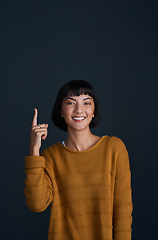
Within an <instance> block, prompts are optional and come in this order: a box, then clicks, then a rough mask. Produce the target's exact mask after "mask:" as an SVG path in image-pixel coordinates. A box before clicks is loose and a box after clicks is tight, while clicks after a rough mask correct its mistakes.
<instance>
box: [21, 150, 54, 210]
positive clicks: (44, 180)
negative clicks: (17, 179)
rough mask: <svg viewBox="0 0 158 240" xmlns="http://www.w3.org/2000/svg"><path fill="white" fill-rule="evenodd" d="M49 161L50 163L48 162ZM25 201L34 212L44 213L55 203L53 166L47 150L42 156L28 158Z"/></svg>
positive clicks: (26, 163)
mask: <svg viewBox="0 0 158 240" xmlns="http://www.w3.org/2000/svg"><path fill="white" fill-rule="evenodd" d="M48 160H49V161H48ZM24 161H25V174H26V178H25V180H24V183H25V189H24V194H25V201H26V204H27V206H28V207H29V208H30V209H31V210H32V211H34V212H42V211H44V210H45V209H46V208H47V207H48V205H49V204H50V203H51V202H52V201H53V183H52V177H51V174H52V165H51V163H50V156H49V154H48V153H47V151H46V150H44V151H43V152H42V153H41V156H26V157H25V158H24Z"/></svg>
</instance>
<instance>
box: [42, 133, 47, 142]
mask: <svg viewBox="0 0 158 240" xmlns="http://www.w3.org/2000/svg"><path fill="white" fill-rule="evenodd" d="M46 137H47V132H46V134H43V135H42V137H41V138H42V139H43V140H45V139H46Z"/></svg>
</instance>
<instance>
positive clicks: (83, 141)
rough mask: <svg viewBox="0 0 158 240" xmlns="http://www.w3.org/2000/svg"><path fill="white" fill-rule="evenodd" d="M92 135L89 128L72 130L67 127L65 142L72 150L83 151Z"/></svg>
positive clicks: (90, 141) (89, 142)
mask: <svg viewBox="0 0 158 240" xmlns="http://www.w3.org/2000/svg"><path fill="white" fill-rule="evenodd" d="M94 136H95V135H93V134H92V133H91V131H90V129H84V130H82V131H74V130H73V131H72V130H71V129H68V139H67V140H66V141H65V144H66V146H67V147H68V148H70V149H72V150H75V151H83V150H85V149H87V148H88V147H89V145H91V143H92V140H93V138H94Z"/></svg>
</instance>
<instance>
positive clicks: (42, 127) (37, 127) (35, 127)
mask: <svg viewBox="0 0 158 240" xmlns="http://www.w3.org/2000/svg"><path fill="white" fill-rule="evenodd" d="M31 128H32V130H34V129H47V128H48V124H38V125H36V126H32V127H31Z"/></svg>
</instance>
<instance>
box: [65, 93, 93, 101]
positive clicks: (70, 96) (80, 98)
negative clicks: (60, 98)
mask: <svg viewBox="0 0 158 240" xmlns="http://www.w3.org/2000/svg"><path fill="white" fill-rule="evenodd" d="M64 99H65V100H67V99H71V100H73V99H74V100H93V97H91V96H90V95H89V94H81V95H80V96H74V95H69V94H68V96H66V97H65V98H64Z"/></svg>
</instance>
